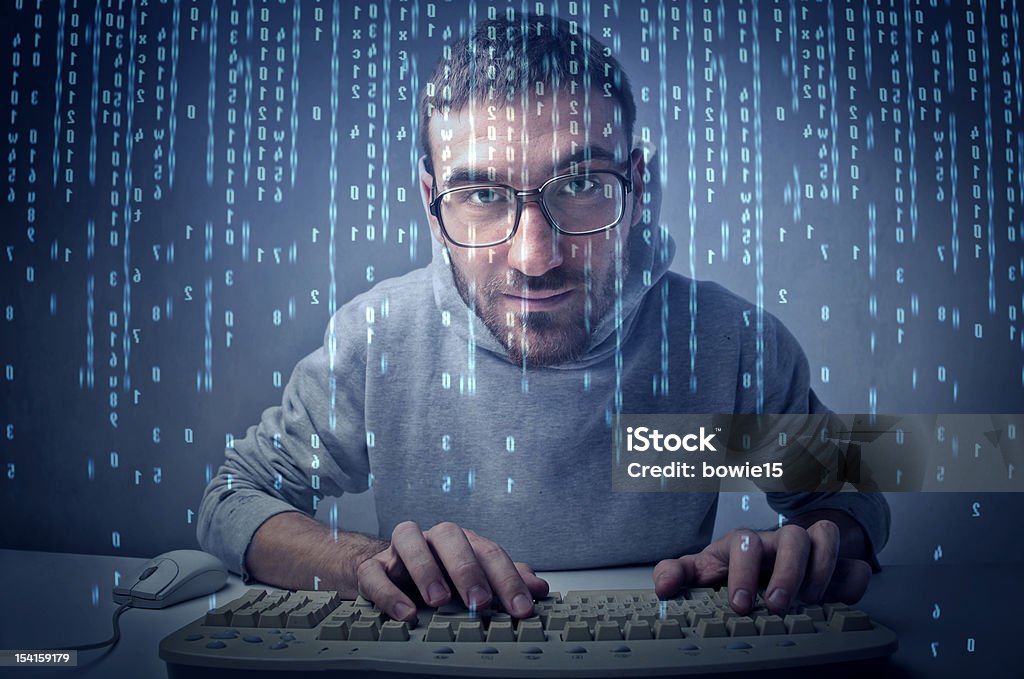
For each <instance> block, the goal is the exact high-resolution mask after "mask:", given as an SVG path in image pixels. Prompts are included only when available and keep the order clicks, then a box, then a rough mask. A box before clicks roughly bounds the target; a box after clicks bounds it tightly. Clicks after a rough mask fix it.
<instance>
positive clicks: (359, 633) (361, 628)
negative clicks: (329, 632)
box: [348, 620, 432, 641]
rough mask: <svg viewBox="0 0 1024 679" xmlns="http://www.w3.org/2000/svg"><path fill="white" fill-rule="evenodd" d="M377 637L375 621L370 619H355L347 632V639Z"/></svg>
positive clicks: (368, 639) (358, 639)
mask: <svg viewBox="0 0 1024 679" xmlns="http://www.w3.org/2000/svg"><path fill="white" fill-rule="evenodd" d="M377 637H378V632H377V623H375V622H373V621H371V620H357V621H356V622H354V623H352V627H351V628H350V629H349V632H348V640H349V641H377ZM428 641H432V640H428Z"/></svg>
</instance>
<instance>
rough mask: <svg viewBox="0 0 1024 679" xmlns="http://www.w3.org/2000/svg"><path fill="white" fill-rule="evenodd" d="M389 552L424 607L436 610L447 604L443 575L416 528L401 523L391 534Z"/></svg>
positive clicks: (424, 539)
mask: <svg viewBox="0 0 1024 679" xmlns="http://www.w3.org/2000/svg"><path fill="white" fill-rule="evenodd" d="M391 548H392V549H393V550H394V551H395V553H396V554H397V556H398V558H399V559H400V560H401V563H402V565H403V566H405V570H406V571H407V572H408V573H409V577H410V578H411V579H412V581H413V583H414V584H415V585H416V589H418V590H419V592H420V596H422V597H423V601H425V602H426V603H427V605H429V606H434V607H437V606H441V605H442V604H446V603H448V602H449V601H451V596H452V593H451V591H450V590H449V589H448V585H447V584H446V583H445V580H444V573H442V572H441V566H440V565H439V564H438V563H437V560H436V559H435V558H434V552H433V551H431V549H430V545H428V544H427V540H426V538H424V537H423V532H422V531H421V530H420V528H419V526H417V525H416V524H415V523H413V522H412V521H403V522H402V523H400V524H398V525H397V526H395V530H394V531H392V533H391Z"/></svg>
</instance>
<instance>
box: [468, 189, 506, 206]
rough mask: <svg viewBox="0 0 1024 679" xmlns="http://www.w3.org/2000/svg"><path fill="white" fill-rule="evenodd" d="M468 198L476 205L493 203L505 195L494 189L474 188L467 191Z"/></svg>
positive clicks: (502, 198)
mask: <svg viewBox="0 0 1024 679" xmlns="http://www.w3.org/2000/svg"><path fill="white" fill-rule="evenodd" d="M469 200H470V202H472V203H476V204H478V205H493V204H494V203H500V202H502V201H504V200H505V195H504V193H503V192H501V191H496V190H495V189H476V190H474V191H471V192H469Z"/></svg>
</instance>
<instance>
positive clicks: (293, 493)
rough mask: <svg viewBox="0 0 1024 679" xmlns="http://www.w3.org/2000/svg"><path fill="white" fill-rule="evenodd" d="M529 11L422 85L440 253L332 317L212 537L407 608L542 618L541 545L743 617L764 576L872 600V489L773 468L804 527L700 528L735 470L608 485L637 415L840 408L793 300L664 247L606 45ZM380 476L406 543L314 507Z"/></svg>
mask: <svg viewBox="0 0 1024 679" xmlns="http://www.w3.org/2000/svg"><path fill="white" fill-rule="evenodd" d="M521 21H523V20H522V19H521V18H520V17H518V16H516V17H512V19H511V20H508V19H507V18H499V19H497V20H494V21H490V22H485V23H483V24H481V25H480V26H478V27H477V29H476V30H475V32H474V33H472V35H470V36H468V37H467V38H464V39H462V40H461V41H459V42H458V43H456V44H455V45H453V46H452V50H451V59H450V60H442V61H441V62H440V63H439V64H438V66H437V68H436V69H435V71H434V74H433V76H432V78H431V81H430V84H429V85H428V87H427V88H425V93H424V95H423V97H422V99H421V102H420V108H421V114H422V124H421V140H422V143H423V151H424V157H423V158H422V159H421V162H420V172H419V184H420V193H421V196H422V199H423V204H424V209H425V211H426V213H427V217H428V219H429V222H430V226H431V231H432V235H433V238H434V252H433V260H432V262H431V263H430V265H429V266H428V267H426V268H424V269H419V270H416V271H413V272H411V273H409V274H407V275H405V276H402V277H400V278H397V279H392V280H389V281H384V282H382V283H380V284H378V285H377V286H375V287H374V288H373V289H371V290H370V291H368V292H366V293H364V294H362V295H359V296H358V297H356V298H355V299H353V300H352V301H351V302H349V303H348V304H346V305H344V306H343V307H342V308H341V309H340V310H339V311H338V312H337V313H336V314H335V315H334V317H333V318H332V319H331V321H330V324H329V325H328V328H327V332H326V334H325V341H324V346H323V347H321V348H320V349H319V350H318V351H316V352H314V353H312V354H310V355H309V356H307V357H306V358H304V359H303V360H302V361H300V362H299V364H298V365H297V367H296V369H295V371H294V373H293V375H292V376H291V379H290V380H289V382H288V384H287V386H286V388H285V391H284V397H283V403H282V406H281V407H274V408H269V409H267V410H266V411H265V412H264V413H263V417H262V420H261V422H260V424H259V426H253V427H250V428H249V431H248V432H247V435H246V437H245V438H244V439H242V440H240V441H236V442H235V444H234V446H233V447H231V448H229V449H228V450H227V452H226V461H225V464H224V466H223V467H221V469H220V470H219V473H218V475H217V477H216V478H214V479H213V480H212V481H211V482H210V484H209V486H208V488H207V490H206V494H205V496H204V498H203V503H202V507H201V509H200V516H199V526H198V536H199V541H200V543H201V545H202V546H203V548H204V549H206V550H208V551H211V552H213V553H214V554H217V555H219V556H221V557H222V558H223V559H224V560H225V562H226V563H228V564H229V565H230V566H231V567H232V568H233V569H234V570H236V571H238V572H240V573H242V575H243V578H244V579H245V580H246V581H249V580H250V578H255V579H258V580H260V581H262V582H265V583H269V584H273V585H277V586H282V587H288V588H293V589H298V588H310V587H312V586H313V585H314V582H315V583H317V584H318V585H319V587H320V588H321V589H325V588H326V589H337V590H340V591H341V592H342V593H343V594H345V595H348V596H354V595H355V594H356V593H357V592H358V593H361V594H363V595H364V596H366V597H367V598H369V599H371V600H373V601H375V602H376V603H377V604H378V605H379V606H380V607H381V608H382V609H383V610H385V611H386V612H387V613H388V614H389V615H390V616H391V617H393V618H395V619H400V620H408V619H411V618H412V617H413V616H414V614H415V610H414V607H415V605H416V603H417V601H423V602H426V603H427V604H429V605H432V606H438V605H441V604H444V603H446V602H448V601H451V600H453V599H454V598H455V597H458V598H461V600H462V601H463V602H465V603H467V604H469V605H476V606H483V605H487V604H488V603H490V602H491V601H492V599H495V598H496V599H498V600H500V602H501V603H502V605H503V606H504V607H505V608H506V609H507V610H508V611H509V612H510V613H512V614H513V615H514V616H517V617H524V616H528V615H531V614H532V599H534V598H537V597H541V596H544V595H545V594H546V593H547V583H546V582H544V581H543V580H542V579H540V578H538V577H537V576H536V575H535V574H534V571H533V568H532V567H536V568H538V569H564V568H590V567H599V566H609V565H616V564H627V563H643V562H654V561H659V563H658V564H657V566H656V567H655V569H654V573H653V576H654V586H655V589H656V590H657V592H658V594H659V595H662V596H668V595H671V594H673V593H674V592H676V591H677V590H679V589H680V588H681V587H684V586H698V585H706V584H710V583H719V582H727V583H728V585H729V592H730V600H731V603H732V606H733V608H734V609H735V610H736V611H737V612H739V613H741V614H742V613H746V612H749V611H750V610H751V608H752V606H753V605H754V603H755V600H754V597H755V593H756V591H757V589H758V587H759V578H760V577H761V576H762V575H765V576H769V575H770V580H769V581H768V583H767V588H766V595H767V605H768V607H769V608H770V609H772V610H773V611H776V612H781V611H784V610H785V609H786V608H787V607H788V606H789V604H790V602H791V601H792V600H793V599H794V598H796V597H799V598H801V599H803V600H805V601H817V600H821V599H822V598H828V599H841V600H845V601H849V602H853V601H856V600H857V599H859V598H860V596H861V595H862V594H863V592H864V591H865V588H866V586H867V582H868V579H869V577H870V573H871V570H872V569H873V568H874V569H877V568H878V565H877V561H876V559H875V549H876V548H879V549H880V548H881V547H882V546H883V545H884V543H885V541H886V539H887V536H888V525H889V513H888V506H887V505H886V503H885V500H884V498H882V496H881V495H866V494H860V493H843V494H832V495H813V494H803V493H770V494H769V496H768V497H769V502H770V503H771V505H772V506H773V507H774V508H775V509H776V510H778V511H780V512H781V513H783V514H785V515H786V516H787V517H788V523H787V524H786V525H784V526H783V527H782V528H780V529H778V530H773V531H754V530H748V529H739V530H735V531H733V532H731V533H729V534H728V535H727V536H725V537H724V538H722V539H720V540H718V541H716V542H714V543H712V544H710V545H709V544H708V543H709V541H710V538H711V532H712V528H713V525H714V517H715V510H716V507H717V495H716V494H700V493H615V492H612V490H611V468H610V467H611V465H610V461H609V455H608V452H609V448H610V443H611V426H612V425H611V423H612V422H613V418H614V416H615V415H616V414H618V413H676V412H697V413H732V412H758V411H761V412H766V413H806V412H822V411H824V410H825V409H824V407H823V406H822V404H821V403H820V402H819V401H818V399H817V397H816V396H815V394H814V392H813V391H812V390H811V388H810V385H809V376H808V366H807V360H806V358H805V357H804V355H803V352H802V351H801V350H800V347H799V345H798V344H797V343H796V340H795V339H794V338H793V337H792V335H791V334H790V333H789V332H788V331H787V330H786V329H785V328H784V327H783V326H782V325H781V323H779V322H778V321H777V320H776V319H775V318H774V317H772V316H771V315H769V314H764V316H763V327H762V328H761V332H760V334H759V332H758V329H757V327H756V326H757V324H756V323H752V322H750V319H753V318H756V317H757V314H756V313H755V310H754V309H753V308H752V307H751V305H750V304H748V303H747V302H745V301H743V300H742V299H740V298H738V297H736V296H734V295H732V294H730V293H728V292H727V291H725V290H724V289H723V288H721V287H720V286H718V285H715V284H712V283H703V282H702V283H700V284H697V283H696V282H694V281H691V280H689V279H686V278H684V277H682V276H679V275H677V274H674V273H669V272H668V267H669V264H670V263H671V259H672V254H673V252H674V244H673V243H672V240H671V238H669V236H668V235H667V233H663V232H662V231H661V230H660V229H658V228H656V226H655V225H656V224H657V215H656V212H657V205H656V201H655V204H654V205H652V204H651V203H648V202H647V201H645V193H646V192H648V191H649V190H650V189H649V187H648V186H646V185H645V176H648V173H647V168H645V158H644V154H643V153H641V152H640V151H638V150H634V149H633V148H632V144H631V140H632V130H633V124H634V118H635V105H634V102H633V97H632V94H631V92H630V87H629V81H628V79H627V78H626V75H625V74H624V73H622V71H621V68H620V66H619V64H618V62H617V61H616V60H615V59H614V58H613V57H611V56H610V54H611V53H610V51H608V50H606V49H605V47H604V46H603V45H601V44H600V43H598V42H597V41H596V40H594V39H593V38H591V37H589V36H586V35H585V34H583V33H582V32H580V31H578V30H576V28H575V27H572V26H569V25H568V24H567V23H566V22H564V21H553V20H552V19H550V18H549V17H537V16H533V15H530V16H527V17H525V21H524V22H523V23H521ZM650 188H656V187H650ZM744 375H746V377H743V376H744ZM751 376H753V378H751ZM762 377H763V379H762ZM371 486H372V488H373V489H374V491H375V499H376V503H377V513H378V518H379V521H380V527H381V533H382V534H384V535H389V536H390V540H381V539H378V538H376V537H370V536H365V535H360V534H355V533H348V532H339V533H337V536H336V539H335V536H334V534H333V532H332V531H331V530H329V529H328V528H327V527H325V526H323V525H322V524H320V523H318V522H316V521H315V520H313V519H312V518H311V516H312V514H313V513H314V509H315V499H319V498H320V497H322V496H323V495H332V496H336V495H340V494H342V493H343V492H361V491H364V490H366V489H367V488H368V487H371ZM513 559H520V561H513ZM527 562H528V563H529V564H530V565H527ZM868 562H870V564H871V565H869V563H868Z"/></svg>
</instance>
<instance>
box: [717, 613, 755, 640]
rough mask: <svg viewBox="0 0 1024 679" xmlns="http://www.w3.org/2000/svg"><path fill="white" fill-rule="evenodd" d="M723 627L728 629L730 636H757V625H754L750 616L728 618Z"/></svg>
mask: <svg viewBox="0 0 1024 679" xmlns="http://www.w3.org/2000/svg"><path fill="white" fill-rule="evenodd" d="M725 628H726V629H727V630H729V636H731V637H752V636H757V626H756V625H754V621H753V620H752V619H751V618H749V617H747V616H745V615H744V616H742V617H735V618H729V620H727V621H726V623H725Z"/></svg>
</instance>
